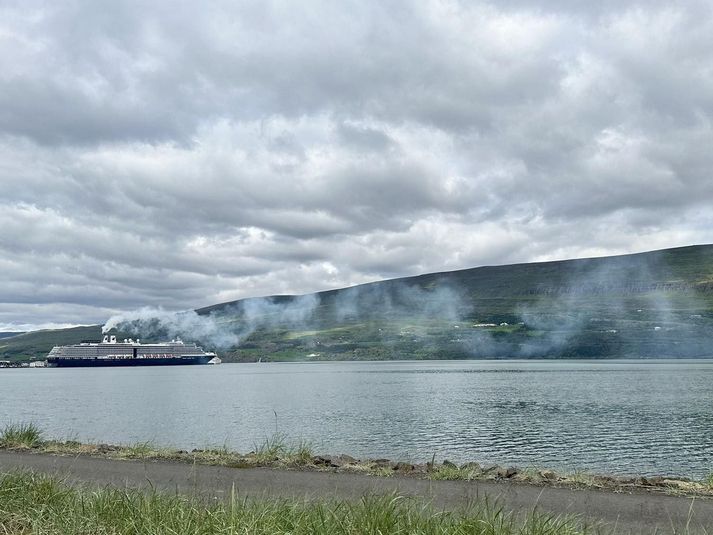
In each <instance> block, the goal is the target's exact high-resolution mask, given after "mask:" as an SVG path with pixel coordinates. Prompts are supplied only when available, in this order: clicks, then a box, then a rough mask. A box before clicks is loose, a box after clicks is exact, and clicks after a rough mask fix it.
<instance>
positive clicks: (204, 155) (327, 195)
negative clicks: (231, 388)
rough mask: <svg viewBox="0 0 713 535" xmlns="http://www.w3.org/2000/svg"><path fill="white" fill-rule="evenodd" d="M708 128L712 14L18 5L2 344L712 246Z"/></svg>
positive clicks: (1, 174) (450, 6)
mask: <svg viewBox="0 0 713 535" xmlns="http://www.w3.org/2000/svg"><path fill="white" fill-rule="evenodd" d="M207 6H209V7H207ZM712 121H713V12H712V8H711V2H710V1H708V0H705V1H701V2H669V3H665V2H657V1H655V0H647V1H645V2H641V3H637V2H629V1H627V0H617V1H609V0H606V1H600V2H590V1H572V0H569V1H566V0H562V1H542V2H538V1H537V0H519V1H518V0H510V1H502V0H501V1H498V2H492V3H486V2H476V1H473V2H463V3H459V2H448V1H442V2H441V1H433V2H430V1H425V0H419V1H417V2H412V3H407V2H398V1H389V2H382V1H369V0H367V1H365V0H359V1H354V2H347V1H341V2H318V1H311V0H305V1H301V2H269V1H266V0H257V1H255V2H235V1H234V0H227V1H224V2H222V1H212V2H208V3H202V2H195V1H190V2H180V1H171V2H162V1H156V0H152V1H150V2H148V1H146V2H142V1H120V0H119V1H115V2H97V1H96V0H92V1H89V0H87V1H81V0H77V1H69V2H41V1H33V0H22V1H17V2H14V1H7V0H4V1H3V0H0V186H1V189H0V275H1V276H2V279H1V280H2V284H1V285H0V330H17V329H28V328H38V327H47V326H52V325H65V324H86V323H101V322H103V321H104V320H105V319H106V318H107V317H108V316H110V315H111V314H113V313H115V312H118V311H123V310H131V309H134V308H137V307H141V306H161V307H164V308H165V309H169V310H174V309H185V308H193V307H199V306H204V305H209V304H213V303H217V302H222V301H228V300H232V299H238V298H241V297H248V296H257V295H269V294H278V293H305V292H311V291H315V290H322V289H328V288H336V287H343V286H348V285H352V284H358V283H362V282H366V281H370V280H376V279H382V278H391V277H397V276H404V275H413V274H419V273H425V272H433V271H443V270H452V269H458V268H465V267H474V266H479V265H484V264H503V263H512V262H524V261H536V260H549V259H560V258H570V257H582V256H592V255H606V254H614V253H626V252H634V251H642V250H650V249H657V248H663V247H670V246H678V245H688V244H693V243H708V242H713V178H712V177H711V170H713V126H712Z"/></svg>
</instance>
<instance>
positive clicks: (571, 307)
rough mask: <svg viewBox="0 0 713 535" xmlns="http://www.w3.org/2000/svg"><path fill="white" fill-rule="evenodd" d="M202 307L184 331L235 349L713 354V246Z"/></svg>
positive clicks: (296, 356)
mask: <svg viewBox="0 0 713 535" xmlns="http://www.w3.org/2000/svg"><path fill="white" fill-rule="evenodd" d="M197 313H198V314H199V315H200V317H201V318H203V321H205V322H210V327H211V328H210V329H198V328H196V329H195V330H194V331H193V332H182V333H181V334H182V336H183V337H184V338H185V339H191V337H193V338H196V339H197V341H199V342H201V343H202V344H204V345H206V346H209V347H210V346H211V345H212V342H213V341H215V340H216V339H215V338H214V337H213V336H212V335H204V334H196V333H199V331H200V332H204V331H205V332H211V333H213V334H215V332H220V333H222V334H225V333H228V334H230V335H232V336H234V337H235V338H236V339H239V343H232V344H231V345H230V346H228V347H223V348H220V349H222V351H221V354H222V356H223V357H224V358H226V359H227V360H257V359H259V358H260V359H262V360H270V359H272V360H302V359H312V360H320V359H401V358H529V357H551V358H614V357H699V356H711V355H713V349H712V348H713V344H712V342H713V246H711V245H700V246H691V247H681V248H676V249H666V250H662V251H653V252H648V253H639V254H633V255H623V256H615V257H603V258H592V259H580V260H566V261H557V262H543V263H530V264H516V265H507V266H486V267H479V268H473V269H465V270H460V271H453V272H444V273H431V274H426V275H420V276H415V277H407V278H402V279H395V280H389V281H381V282H374V283H370V284H365V285H360V286H356V287H352V288H345V289H341V290H330V291H326V292H320V293H317V294H310V295H306V296H272V297H268V298H259V299H245V300H240V301H234V302H229V303H222V304H218V305H214V306H211V307H206V308H203V309H199V310H197ZM59 319H61V318H58V320H59ZM155 327H156V326H155V325H153V327H152V331H151V332H146V329H147V326H146V325H145V324H142V323H140V322H138V323H135V324H133V325H125V326H122V329H124V330H126V331H127V332H129V333H132V334H133V335H137V336H141V337H142V338H146V339H148V338H150V337H151V336H153V337H160V336H161V334H162V332H161V331H160V329H159V330H156V329H155ZM200 327H205V325H200ZM98 332H99V329H98V327H81V328H77V329H64V330H59V331H42V332H36V333H27V334H24V335H20V336H15V337H12V338H9V339H5V340H0V355H2V356H3V357H0V358H7V357H8V356H9V357H14V358H18V357H19V356H24V357H28V356H31V355H32V356H41V355H42V354H46V352H47V351H48V350H49V349H50V348H51V346H52V345H54V344H60V343H62V344H63V343H71V342H78V341H79V340H80V339H84V338H97V337H98ZM165 332H169V331H165ZM216 343H217V342H216Z"/></svg>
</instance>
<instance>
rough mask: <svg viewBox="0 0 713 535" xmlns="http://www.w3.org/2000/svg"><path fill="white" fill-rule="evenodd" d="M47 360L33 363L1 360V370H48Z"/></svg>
mask: <svg viewBox="0 0 713 535" xmlns="http://www.w3.org/2000/svg"><path fill="white" fill-rule="evenodd" d="M46 367H47V361H46V360H33V361H31V362H15V361H12V360H0V368H46Z"/></svg>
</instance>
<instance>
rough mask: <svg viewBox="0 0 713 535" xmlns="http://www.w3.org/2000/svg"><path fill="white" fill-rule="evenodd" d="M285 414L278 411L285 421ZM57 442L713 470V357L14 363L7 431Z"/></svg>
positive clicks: (3, 406)
mask: <svg viewBox="0 0 713 535" xmlns="http://www.w3.org/2000/svg"><path fill="white" fill-rule="evenodd" d="M275 413H277V416H275ZM28 420H31V421H34V422H37V423H38V424H40V425H41V426H42V427H43V428H44V429H45V430H46V431H47V433H48V435H50V436H53V437H62V438H75V439H79V440H91V441H102V442H115V443H127V442H135V441H146V440H153V441H155V442H157V443H160V444H162V445H172V446H176V447H181V448H192V447H205V446H207V445H220V446H222V445H227V446H229V447H231V448H234V449H238V450H241V451H248V450H250V449H252V448H253V447H254V445H255V444H256V443H259V442H261V441H262V440H263V439H264V438H266V437H268V436H270V435H271V434H272V433H274V432H275V429H277V430H279V431H280V432H282V433H286V434H287V435H289V436H290V437H293V438H294V439H295V440H296V439H304V440H308V441H311V442H312V443H313V444H314V446H315V449H316V450H318V451H322V452H327V453H340V452H345V453H349V454H351V455H356V456H372V457H389V458H394V459H411V460H416V461H425V460H429V459H430V458H431V457H432V456H433V455H434V454H435V455H436V457H437V458H440V459H444V458H448V459H450V460H453V461H466V460H477V461H481V462H497V463H501V464H514V465H517V466H533V465H534V466H542V467H545V466H546V467H552V468H555V469H565V470H569V469H586V470H592V471H598V472H612V473H621V474H662V473H669V474H676V475H687V476H692V477H702V476H704V475H706V474H708V473H709V472H710V471H713V360H699V361H670V360H666V361H624V360H621V361H586V362H581V361H445V362H443V361H438V362H434V361H430V362H403V361H401V362H364V363H358V362H337V363H282V364H280V363H262V364H223V365H220V366H199V367H170V368H118V369H113V370H110V369H91V368H86V369H34V370H28V369H20V370H0V424H2V423H4V422H7V421H28Z"/></svg>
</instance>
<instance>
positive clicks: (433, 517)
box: [0, 473, 596, 535]
mask: <svg viewBox="0 0 713 535" xmlns="http://www.w3.org/2000/svg"><path fill="white" fill-rule="evenodd" d="M595 529H596V528H592V527H589V528H588V527H586V526H583V525H581V523H580V522H579V521H578V519H577V518H575V517H561V516H553V515H549V514H543V513H538V512H536V511H533V512H531V513H530V514H529V515H527V516H526V518H518V517H516V516H515V515H513V514H512V513H509V512H507V511H505V510H503V509H502V508H500V507H494V506H492V505H489V504H488V503H485V502H481V503H476V504H474V505H472V506H470V507H468V508H466V509H465V510H462V511H456V512H445V511H440V510H436V509H434V508H433V507H431V506H429V505H428V504H424V503H423V502H420V501H416V500H412V499H406V498H403V497H400V496H396V495H387V496H366V497H364V498H362V499H361V500H359V501H355V502H345V501H336V500H335V501H301V500H296V501H295V500H281V499H260V500H255V499H247V498H243V497H240V496H238V495H236V494H235V493H233V495H231V496H230V497H228V498H227V499H226V500H221V501H216V500H209V499H207V498H206V497H201V496H181V495H176V494H168V493H161V492H158V491H153V490H152V491H138V490H129V489H116V488H104V489H100V490H93V491H91V490H87V489H83V488H78V487H72V486H69V485H67V484H65V483H64V482H62V481H60V480H58V479H55V478H51V477H49V476H44V475H36V474H32V473H14V474H9V475H5V476H2V477H0V533H3V534H6V535H25V534H30V533H43V534H57V535H59V534H62V535H80V534H82V535H83V534H88V533H92V534H106V535H109V534H111V535H129V534H131V535H139V534H141V535H143V534H148V535H150V534H163V533H171V534H176V535H182V534H186V535H187V534H201V535H212V534H250V535H252V534H255V535H260V534H266V535H267V534H270V535H273V534H274V535H278V534H292V535H307V534H314V535H320V534H325V535H326V534H329V535H340V534H345V535H352V534H353V535H357V534H382V535H388V534H412V533H413V534H420V535H431V534H433V535H435V534H439V535H441V534H442V535H447V534H454V535H455V534H458V535H460V534H463V535H465V534H473V535H516V534H517V535H575V534H588V533H595V532H596V531H594V530H595Z"/></svg>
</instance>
